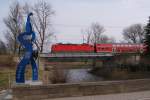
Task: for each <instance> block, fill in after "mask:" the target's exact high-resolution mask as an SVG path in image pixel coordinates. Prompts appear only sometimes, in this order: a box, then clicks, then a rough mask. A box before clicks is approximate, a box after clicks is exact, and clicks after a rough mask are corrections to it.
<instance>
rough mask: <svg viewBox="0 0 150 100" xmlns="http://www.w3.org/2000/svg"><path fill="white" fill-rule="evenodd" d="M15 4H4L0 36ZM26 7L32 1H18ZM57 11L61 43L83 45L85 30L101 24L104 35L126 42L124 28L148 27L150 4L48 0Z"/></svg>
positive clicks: (1, 4) (6, 0)
mask: <svg viewBox="0 0 150 100" xmlns="http://www.w3.org/2000/svg"><path fill="white" fill-rule="evenodd" d="M13 1H14V0H1V2H0V12H1V16H0V31H1V32H0V36H2V33H3V30H4V29H5V26H4V24H3V18H4V17H6V16H7V14H8V11H9V6H10V5H11V4H12V2H13ZM18 1H20V2H21V3H22V4H23V3H24V2H25V1H28V3H30V4H34V2H36V1H37V0H18ZM47 1H48V2H49V3H50V4H51V5H52V8H53V9H54V10H55V16H53V18H52V22H53V27H54V29H55V34H56V36H57V42H63V43H82V42H83V41H82V37H83V34H82V33H81V30H82V29H85V28H87V27H89V26H90V24H91V23H92V22H98V23H100V24H101V25H103V26H104V27H105V30H106V31H105V32H104V34H106V35H108V36H109V37H114V38H115V39H116V40H117V41H119V40H122V35H121V34H122V30H123V28H125V27H127V26H129V25H131V24H135V23H142V24H146V22H147V20H148V16H149V15H150V6H149V4H150V0H47Z"/></svg>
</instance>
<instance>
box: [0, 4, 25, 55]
mask: <svg viewBox="0 0 150 100" xmlns="http://www.w3.org/2000/svg"><path fill="white" fill-rule="evenodd" d="M3 21H4V23H5V25H6V28H7V30H6V32H5V37H6V40H7V46H8V49H9V50H11V51H12V52H13V54H16V53H17V48H18V45H17V36H18V34H19V33H21V32H22V30H23V29H22V23H20V21H23V17H22V14H21V6H20V4H19V3H18V2H15V3H13V4H12V6H10V12H9V15H8V17H7V18H4V20H3Z"/></svg>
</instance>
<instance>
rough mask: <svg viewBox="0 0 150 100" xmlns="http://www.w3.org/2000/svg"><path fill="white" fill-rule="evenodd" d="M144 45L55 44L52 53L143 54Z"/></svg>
mask: <svg viewBox="0 0 150 100" xmlns="http://www.w3.org/2000/svg"><path fill="white" fill-rule="evenodd" d="M143 51H144V46H143V44H123V43H113V44H111V43H106V44H96V45H90V44H54V45H52V48H51V52H52V53H60V52H63V53H64V52H67V53H69V52H71V53H75V52H96V53H142V52H143Z"/></svg>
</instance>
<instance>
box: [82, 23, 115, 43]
mask: <svg viewBox="0 0 150 100" xmlns="http://www.w3.org/2000/svg"><path fill="white" fill-rule="evenodd" d="M104 31H105V29H104V27H103V26H102V25H100V24H99V23H92V24H91V26H90V27H89V28H87V29H86V30H85V31H83V30H82V33H83V34H84V35H86V36H84V37H83V38H84V40H85V38H86V42H87V43H88V44H89V43H91V44H95V43H112V42H115V39H114V38H109V37H108V36H106V35H104V34H103V32H104Z"/></svg>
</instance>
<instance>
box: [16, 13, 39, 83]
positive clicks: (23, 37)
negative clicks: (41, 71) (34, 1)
mask: <svg viewBox="0 0 150 100" xmlns="http://www.w3.org/2000/svg"><path fill="white" fill-rule="evenodd" d="M32 15H33V14H32V13H29V14H28V17H27V22H26V31H25V32H23V33H21V34H19V36H18V41H19V42H20V44H21V45H22V46H23V47H24V48H25V54H24V57H23V59H22V60H21V61H20V63H19V64H18V66H17V70H16V83H24V82H25V75H24V73H25V68H26V65H27V64H31V66H32V80H33V81H37V80H38V67H37V65H36V62H35V59H34V56H33V53H34V50H33V47H32V46H33V42H34V41H35V37H36V36H35V33H34V32H33V30H32V25H31V22H30V16H32Z"/></svg>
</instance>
